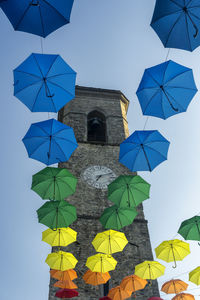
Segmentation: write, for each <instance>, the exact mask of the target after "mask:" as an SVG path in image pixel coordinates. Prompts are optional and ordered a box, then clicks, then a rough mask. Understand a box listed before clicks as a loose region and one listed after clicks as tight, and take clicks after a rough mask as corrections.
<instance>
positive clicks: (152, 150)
mask: <svg viewBox="0 0 200 300" xmlns="http://www.w3.org/2000/svg"><path fill="white" fill-rule="evenodd" d="M169 144H170V143H169V142H168V140H166V139H165V138H164V137H163V136H162V135H161V134H160V133H159V132H158V131H157V130H141V131H135V132H134V133H133V134H132V135H130V136H129V137H128V138H127V139H126V140H125V141H124V142H122V143H121V145H120V154H119V161H120V162H121V163H122V164H123V165H124V166H126V167H127V168H128V169H130V170H131V171H132V172H135V171H153V169H154V168H155V167H156V166H157V165H159V164H160V163H162V162H163V161H165V160H167V153H168V148H169Z"/></svg>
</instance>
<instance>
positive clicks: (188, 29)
mask: <svg viewBox="0 0 200 300" xmlns="http://www.w3.org/2000/svg"><path fill="white" fill-rule="evenodd" d="M185 22H186V31H187V36H188V41H189V44H190V50H191V51H192V45H191V41H190V35H189V29H188V20H187V15H186V14H185Z"/></svg>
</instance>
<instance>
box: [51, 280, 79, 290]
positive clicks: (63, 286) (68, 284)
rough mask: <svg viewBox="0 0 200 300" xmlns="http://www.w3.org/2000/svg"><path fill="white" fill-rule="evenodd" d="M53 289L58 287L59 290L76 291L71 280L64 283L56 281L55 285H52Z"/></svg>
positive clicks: (75, 286)
mask: <svg viewBox="0 0 200 300" xmlns="http://www.w3.org/2000/svg"><path fill="white" fill-rule="evenodd" d="M53 286H55V287H59V288H61V289H69V290H73V289H77V288H78V287H77V285H76V284H75V283H74V282H73V281H72V280H66V281H62V280H60V281H57V282H56V283H54V285H53Z"/></svg>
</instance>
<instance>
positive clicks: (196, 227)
mask: <svg viewBox="0 0 200 300" xmlns="http://www.w3.org/2000/svg"><path fill="white" fill-rule="evenodd" d="M178 233H179V234H180V235H182V237H183V238H184V239H185V240H194V241H200V217H199V216H195V217H193V218H191V219H188V220H185V221H183V222H182V223H181V226H180V228H179V230H178Z"/></svg>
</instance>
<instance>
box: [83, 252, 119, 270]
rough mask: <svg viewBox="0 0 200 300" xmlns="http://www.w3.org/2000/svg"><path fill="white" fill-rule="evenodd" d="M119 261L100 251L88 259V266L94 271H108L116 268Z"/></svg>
mask: <svg viewBox="0 0 200 300" xmlns="http://www.w3.org/2000/svg"><path fill="white" fill-rule="evenodd" d="M116 265H117V261H116V260H115V259H114V258H113V257H112V256H111V255H107V254H102V253H98V254H96V255H93V256H90V257H88V259H87V262H86V267H88V268H89V269H90V270H91V271H92V272H101V273H106V272H109V271H112V270H114V269H115V267H116Z"/></svg>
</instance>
